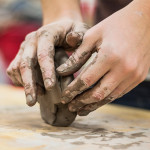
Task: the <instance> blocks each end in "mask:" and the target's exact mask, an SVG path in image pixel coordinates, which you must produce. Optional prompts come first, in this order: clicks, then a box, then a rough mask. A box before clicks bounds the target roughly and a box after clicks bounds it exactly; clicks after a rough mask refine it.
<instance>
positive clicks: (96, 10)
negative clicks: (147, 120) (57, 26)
mask: <svg viewBox="0 0 150 150" xmlns="http://www.w3.org/2000/svg"><path fill="white" fill-rule="evenodd" d="M101 1H104V0H101ZM107 1H108V2H109V5H108V6H109V7H108V8H107V9H105V5H103V3H101V2H100V0H81V5H80V7H81V12H82V15H83V18H84V20H85V22H86V23H87V24H89V25H91V26H92V25H94V24H95V23H96V22H99V21H101V20H102V19H104V18H105V17H107V16H109V15H110V14H111V13H113V12H115V11H117V10H118V9H120V8H121V7H123V5H127V4H128V3H129V2H130V1H131V0H126V1H127V2H124V1H123V3H124V4H123V5H122V6H119V7H118V0H112V1H110V0H107ZM110 6H111V7H110ZM109 8H111V9H109ZM105 10H108V11H105ZM41 25H42V13H41V6H40V0H0V84H12V83H11V81H10V80H9V79H8V77H7V75H6V68H7V67H8V65H9V64H10V62H11V61H12V60H13V59H14V57H15V55H16V54H17V52H18V49H19V47H20V44H21V42H22V41H23V40H24V38H25V36H26V35H27V34H28V33H30V32H32V31H34V30H37V29H38V28H39V27H40V26H41ZM149 79H150V76H148V77H147V79H146V81H145V82H143V83H141V84H140V85H139V86H138V87H136V88H135V89H134V90H132V91H131V92H129V94H127V95H125V96H124V97H123V98H120V99H119V100H116V101H115V102H114V103H117V104H122V105H128V106H134V107H140V108H145V109H150V82H149Z"/></svg>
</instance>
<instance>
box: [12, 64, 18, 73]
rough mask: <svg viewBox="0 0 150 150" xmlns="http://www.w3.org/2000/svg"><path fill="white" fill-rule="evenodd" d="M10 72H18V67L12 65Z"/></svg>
mask: <svg viewBox="0 0 150 150" xmlns="http://www.w3.org/2000/svg"><path fill="white" fill-rule="evenodd" d="M12 71H13V72H14V73H15V72H17V71H18V65H16V64H15V65H13V66H12Z"/></svg>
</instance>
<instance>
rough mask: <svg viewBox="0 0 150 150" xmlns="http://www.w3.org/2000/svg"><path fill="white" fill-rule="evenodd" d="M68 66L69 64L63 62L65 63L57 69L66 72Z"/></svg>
mask: <svg viewBox="0 0 150 150" xmlns="http://www.w3.org/2000/svg"><path fill="white" fill-rule="evenodd" d="M66 67H67V65H66V64H63V65H60V66H59V67H58V68H57V69H56V70H57V71H58V72H64V71H65V68H66Z"/></svg>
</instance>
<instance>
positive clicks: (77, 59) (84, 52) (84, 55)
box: [57, 39, 94, 76]
mask: <svg viewBox="0 0 150 150" xmlns="http://www.w3.org/2000/svg"><path fill="white" fill-rule="evenodd" d="M87 45H88V46H87ZM93 51H94V44H93V43H91V42H90V41H89V39H88V40H83V42H82V44H81V45H80V46H79V48H78V49H77V50H76V51H75V52H74V53H73V54H72V55H71V56H70V57H69V59H68V60H67V61H66V62H65V63H64V64H62V65H60V66H59V67H58V68H57V72H58V73H59V74H60V75H61V76H65V75H70V74H73V73H75V72H76V71H77V70H79V69H80V68H81V67H82V66H83V64H84V63H85V62H86V61H87V60H88V59H89V58H90V56H91V55H92V53H93Z"/></svg>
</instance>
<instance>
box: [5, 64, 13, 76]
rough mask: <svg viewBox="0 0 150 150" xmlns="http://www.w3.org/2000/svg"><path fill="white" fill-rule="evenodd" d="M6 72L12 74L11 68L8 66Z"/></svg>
mask: <svg viewBox="0 0 150 150" xmlns="http://www.w3.org/2000/svg"><path fill="white" fill-rule="evenodd" d="M6 72H7V74H8V75H9V76H10V75H11V74H12V69H11V67H10V66H9V67H8V68H7V70H6Z"/></svg>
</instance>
